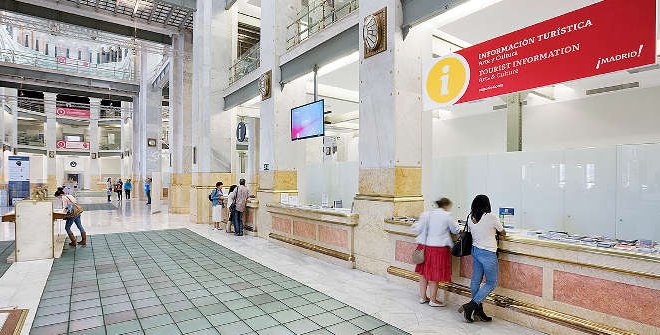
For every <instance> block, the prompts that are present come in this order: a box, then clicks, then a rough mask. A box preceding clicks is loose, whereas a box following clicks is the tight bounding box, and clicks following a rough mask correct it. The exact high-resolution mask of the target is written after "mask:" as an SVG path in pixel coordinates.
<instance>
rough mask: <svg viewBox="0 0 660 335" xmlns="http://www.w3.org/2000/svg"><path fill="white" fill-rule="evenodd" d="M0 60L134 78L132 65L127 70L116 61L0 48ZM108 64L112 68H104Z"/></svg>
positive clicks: (113, 76) (112, 77)
mask: <svg viewBox="0 0 660 335" xmlns="http://www.w3.org/2000/svg"><path fill="white" fill-rule="evenodd" d="M0 62H5V63H12V64H17V65H27V66H33V67H35V68H41V69H49V70H56V71H64V72H74V73H78V74H83V75H93V76H97V77H103V78H111V79H117V80H130V81H132V80H135V73H134V72H135V71H134V69H133V68H132V67H129V68H128V69H127V70H126V69H123V68H118V67H117V65H118V64H119V63H118V62H112V63H103V64H94V63H92V62H89V61H86V60H82V59H72V58H66V57H64V56H49V55H44V54H40V53H25V52H17V51H15V50H10V49H2V50H0ZM108 64H112V68H106V67H108V66H107V65H108Z"/></svg>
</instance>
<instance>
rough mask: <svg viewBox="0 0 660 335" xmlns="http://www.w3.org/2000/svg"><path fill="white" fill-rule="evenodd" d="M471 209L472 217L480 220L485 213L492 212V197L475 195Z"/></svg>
mask: <svg viewBox="0 0 660 335" xmlns="http://www.w3.org/2000/svg"><path fill="white" fill-rule="evenodd" d="M471 210H472V211H471V212H470V216H471V217H472V219H474V221H475V222H479V220H481V217H482V216H484V214H486V213H490V212H491V209H490V199H488V197H487V196H485V195H483V194H479V195H478V196H476V197H474V200H472V207H471Z"/></svg>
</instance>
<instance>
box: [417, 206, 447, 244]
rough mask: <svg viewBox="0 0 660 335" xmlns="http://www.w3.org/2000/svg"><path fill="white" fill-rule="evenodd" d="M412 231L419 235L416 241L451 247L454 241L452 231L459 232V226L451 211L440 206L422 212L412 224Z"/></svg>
mask: <svg viewBox="0 0 660 335" xmlns="http://www.w3.org/2000/svg"><path fill="white" fill-rule="evenodd" d="M427 227H428V234H427ZM412 231H413V233H415V234H416V235H417V238H416V239H415V241H416V242H417V243H418V244H423V245H426V246H429V247H445V246H446V247H451V246H453V245H454V243H453V242H452V240H451V235H450V233H452V234H458V227H457V226H456V220H454V217H453V216H452V215H451V213H449V212H447V211H445V210H444V209H442V208H438V209H433V210H430V211H427V212H424V213H422V215H420V216H419V220H417V222H416V223H415V224H414V225H413V226H412Z"/></svg>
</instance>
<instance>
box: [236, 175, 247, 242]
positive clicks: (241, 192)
mask: <svg viewBox="0 0 660 335" xmlns="http://www.w3.org/2000/svg"><path fill="white" fill-rule="evenodd" d="M235 192H236V193H235V194H234V208H235V210H234V213H233V217H232V219H233V220H232V222H233V223H234V235H236V236H243V213H245V210H246V209H247V199H248V198H249V197H250V190H249V189H248V188H247V186H245V179H242V178H241V180H239V182H238V187H237V188H236V190H235Z"/></svg>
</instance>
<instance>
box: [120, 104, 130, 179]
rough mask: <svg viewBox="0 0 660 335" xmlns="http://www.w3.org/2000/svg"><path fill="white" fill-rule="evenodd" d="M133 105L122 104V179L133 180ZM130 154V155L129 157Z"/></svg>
mask: <svg viewBox="0 0 660 335" xmlns="http://www.w3.org/2000/svg"><path fill="white" fill-rule="evenodd" d="M132 114H133V103H132V102H128V101H122V102H121V147H120V148H121V152H122V157H123V158H122V160H121V177H122V179H127V178H133V164H132V162H133V160H132V159H131V157H130V154H129V153H130V151H131V149H132V137H133V136H132V135H133V116H132ZM127 154H128V155H127Z"/></svg>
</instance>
